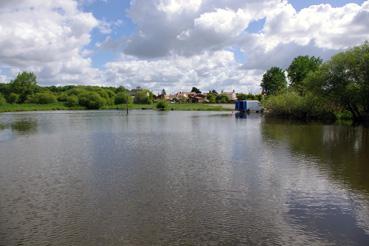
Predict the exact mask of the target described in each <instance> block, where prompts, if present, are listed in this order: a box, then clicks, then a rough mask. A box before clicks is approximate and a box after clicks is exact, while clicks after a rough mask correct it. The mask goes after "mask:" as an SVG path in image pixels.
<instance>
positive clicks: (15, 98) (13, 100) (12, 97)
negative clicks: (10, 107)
mask: <svg viewBox="0 0 369 246" xmlns="http://www.w3.org/2000/svg"><path fill="white" fill-rule="evenodd" d="M7 101H8V103H11V104H13V103H17V102H18V101H19V95H18V94H16V93H14V92H12V93H10V95H9V96H8V100H7Z"/></svg>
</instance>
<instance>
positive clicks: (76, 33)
mask: <svg viewBox="0 0 369 246" xmlns="http://www.w3.org/2000/svg"><path fill="white" fill-rule="evenodd" d="M367 40H369V0H367V1H364V0H362V1H359V0H351V1H350V0H330V1H323V0H289V1H288V0H12V1H9V0H0V47H1V48H0V82H9V81H10V80H11V79H13V78H14V77H15V76H16V75H17V73H19V72H21V71H32V72H34V73H35V74H36V75H37V77H38V81H39V84H41V85H69V84H82V85H103V86H125V87H127V88H135V87H137V86H140V87H145V88H148V89H151V90H153V91H154V92H156V93H157V92H160V91H161V90H162V89H163V88H164V89H166V91H169V92H176V91H187V90H190V89H191V88H192V87H193V86H195V87H198V88H200V89H201V90H203V91H208V90H211V89H216V90H219V91H220V90H224V91H231V90H236V91H237V92H251V93H258V92H259V91H260V82H261V78H262V75H263V73H264V72H265V71H266V70H267V69H268V68H270V67H272V66H279V67H281V68H284V69H285V68H287V67H288V65H289V64H290V63H291V61H292V60H293V58H294V57H296V56H299V55H314V56H319V57H321V58H322V59H324V60H327V59H329V58H330V57H331V56H332V55H334V54H336V53H338V52H341V51H344V50H346V49H348V48H350V47H353V46H356V45H360V44H362V43H363V42H365V41H367Z"/></svg>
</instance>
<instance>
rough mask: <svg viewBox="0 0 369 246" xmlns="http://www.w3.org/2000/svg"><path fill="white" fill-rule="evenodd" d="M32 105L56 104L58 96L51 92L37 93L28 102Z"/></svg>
mask: <svg viewBox="0 0 369 246" xmlns="http://www.w3.org/2000/svg"><path fill="white" fill-rule="evenodd" d="M28 101H29V102H30V103H36V104H50V103H56V102H57V100H56V96H54V95H53V94H51V93H49V92H40V93H36V94H34V95H33V96H31V97H30V98H29V100H28Z"/></svg>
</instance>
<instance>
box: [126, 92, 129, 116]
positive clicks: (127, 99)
mask: <svg viewBox="0 0 369 246" xmlns="http://www.w3.org/2000/svg"><path fill="white" fill-rule="evenodd" d="M128 98H129V95H127V99H126V109H127V115H128Z"/></svg>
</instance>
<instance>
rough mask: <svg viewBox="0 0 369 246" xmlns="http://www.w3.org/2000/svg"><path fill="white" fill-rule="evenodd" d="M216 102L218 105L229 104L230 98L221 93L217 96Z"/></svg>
mask: <svg viewBox="0 0 369 246" xmlns="http://www.w3.org/2000/svg"><path fill="white" fill-rule="evenodd" d="M216 102H217V103H228V102H229V99H228V96H227V95H225V94H223V93H221V94H219V95H217V97H216Z"/></svg>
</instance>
